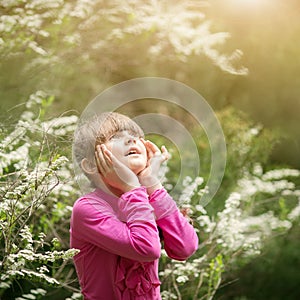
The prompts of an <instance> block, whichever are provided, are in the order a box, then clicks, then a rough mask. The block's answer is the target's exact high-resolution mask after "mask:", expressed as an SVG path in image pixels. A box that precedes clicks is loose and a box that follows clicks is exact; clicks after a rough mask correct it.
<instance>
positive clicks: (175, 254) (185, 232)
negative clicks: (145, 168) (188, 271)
mask: <svg viewBox="0 0 300 300" xmlns="http://www.w3.org/2000/svg"><path fill="white" fill-rule="evenodd" d="M150 204H151V205H152V207H153V208H154V213H155V214H156V217H157V220H156V223H157V225H158V226H159V227H160V228H161V230H162V233H163V238H164V247H165V250H166V252H167V254H168V256H169V257H171V258H173V259H176V260H186V259H187V258H188V257H190V256H191V255H192V254H193V253H194V252H195V251H196V250H197V249H198V236H197V234H196V232H195V230H194V228H193V226H192V225H191V224H190V223H189V222H188V220H187V219H186V218H185V217H184V216H183V215H182V213H181V212H180V211H179V210H178V208H177V206H176V203H175V201H174V200H173V199H172V197H171V196H170V195H169V194H168V193H167V192H166V190H165V189H160V190H157V191H155V192H154V193H153V194H152V195H151V196H150Z"/></svg>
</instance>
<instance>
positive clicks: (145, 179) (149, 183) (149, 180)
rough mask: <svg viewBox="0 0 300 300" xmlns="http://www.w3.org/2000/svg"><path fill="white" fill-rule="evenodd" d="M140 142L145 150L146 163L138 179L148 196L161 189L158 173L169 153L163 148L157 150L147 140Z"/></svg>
mask: <svg viewBox="0 0 300 300" xmlns="http://www.w3.org/2000/svg"><path fill="white" fill-rule="evenodd" d="M141 141H142V142H143V143H144V145H145V147H146V149H147V154H148V162H147V166H146V168H145V169H144V170H143V171H141V172H140V173H139V174H138V178H139V181H140V183H141V184H142V185H144V186H146V187H147V191H148V194H149V195H150V194H151V193H152V192H154V191H155V190H157V189H159V188H162V185H161V183H160V181H159V178H158V173H159V169H160V166H161V164H162V163H163V162H164V161H166V160H168V159H169V153H168V150H167V149H166V147H165V146H162V147H161V150H159V148H158V147H157V146H156V145H155V144H154V143H152V142H150V141H149V140H147V141H145V140H144V139H141Z"/></svg>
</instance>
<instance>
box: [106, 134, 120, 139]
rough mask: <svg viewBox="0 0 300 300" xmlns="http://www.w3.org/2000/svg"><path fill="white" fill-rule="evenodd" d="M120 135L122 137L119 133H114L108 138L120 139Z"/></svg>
mask: <svg viewBox="0 0 300 300" xmlns="http://www.w3.org/2000/svg"><path fill="white" fill-rule="evenodd" d="M121 137H122V135H121V133H115V134H113V135H112V136H111V137H110V138H109V140H115V139H120V138H121Z"/></svg>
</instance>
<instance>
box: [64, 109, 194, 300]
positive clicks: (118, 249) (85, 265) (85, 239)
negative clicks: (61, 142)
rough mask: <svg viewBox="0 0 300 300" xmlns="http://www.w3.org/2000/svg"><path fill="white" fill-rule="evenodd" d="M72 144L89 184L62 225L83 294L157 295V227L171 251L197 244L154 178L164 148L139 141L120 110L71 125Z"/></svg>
mask: <svg viewBox="0 0 300 300" xmlns="http://www.w3.org/2000/svg"><path fill="white" fill-rule="evenodd" d="M73 152H74V155H75V159H76V161H77V162H78V164H80V166H81V168H82V170H83V172H84V173H85V175H86V176H87V178H88V179H89V181H90V182H91V184H92V186H93V187H94V191H93V192H91V193H88V194H86V195H84V196H83V197H81V198H80V199H78V200H77V201H76V203H75V204H74V207H73V212H72V218H71V229H70V233H71V247H72V248H77V249H80V253H79V254H77V255H76V256H75V257H74V262H75V266H76V270H77V274H78V277H79V281H80V285H81V290H82V294H83V295H84V299H85V300H101V299H103V300H142V299H143V300H159V299H161V297H160V282H159V278H158V259H159V257H160V251H161V239H160V233H161V238H162V240H163V244H164V249H165V250H166V252H167V254H168V256H169V257H171V258H173V259H176V260H185V259H187V258H188V257H189V256H191V255H192V254H193V253H194V252H195V251H196V249H197V247H198V238H197V235H196V233H195V231H194V229H193V227H192V225H191V224H189V222H188V221H187V219H186V218H185V217H184V216H183V215H182V214H181V213H180V212H179V210H178V208H177V207H176V204H175V202H174V201H173V199H172V198H171V196H170V195H169V194H168V193H167V192H166V190H165V189H164V188H163V186H162V185H161V183H160V181H159V178H158V171H159V167H160V165H161V163H162V162H163V161H165V160H167V159H168V152H167V149H166V148H165V147H162V148H161V150H160V149H159V148H158V147H157V146H156V145H155V144H153V143H152V142H150V141H145V140H144V139H143V131H142V130H141V128H140V127H139V126H138V125H137V124H136V123H135V122H134V121H132V120H131V119H129V118H128V117H126V116H124V115H121V114H118V113H103V114H101V115H100V116H95V117H94V118H92V120H90V121H89V122H86V123H85V124H83V125H80V126H79V127H78V129H77V130H76V133H75V140H74V148H73Z"/></svg>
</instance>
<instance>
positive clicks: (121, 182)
mask: <svg viewBox="0 0 300 300" xmlns="http://www.w3.org/2000/svg"><path fill="white" fill-rule="evenodd" d="M95 157H96V164H97V168H98V171H99V173H100V175H101V176H102V179H103V181H104V182H105V183H106V184H107V185H108V186H111V187H113V188H116V189H118V190H120V191H121V192H122V193H125V192H128V191H130V190H132V189H134V188H136V187H139V186H140V183H139V180H138V177H137V176H136V175H135V173H134V172H133V171H131V170H130V169H129V168H128V167H127V166H125V165H124V164H123V163H121V162H120V161H119V160H118V159H117V158H116V157H115V156H114V155H113V154H112V152H111V151H109V150H108V149H107V147H106V146H105V145H104V144H102V145H97V147H96V151H95Z"/></svg>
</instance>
